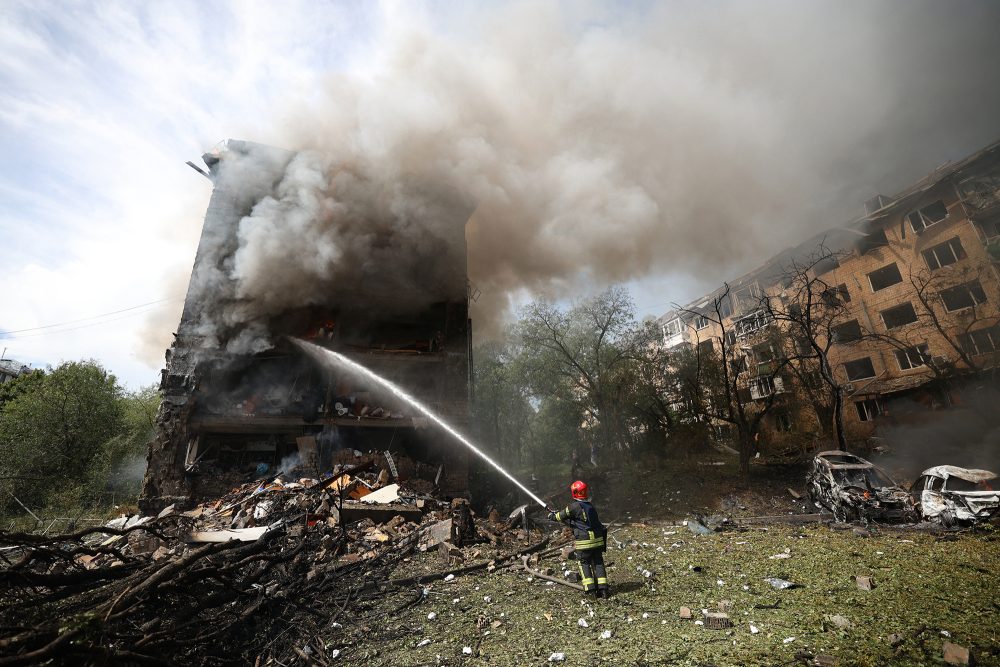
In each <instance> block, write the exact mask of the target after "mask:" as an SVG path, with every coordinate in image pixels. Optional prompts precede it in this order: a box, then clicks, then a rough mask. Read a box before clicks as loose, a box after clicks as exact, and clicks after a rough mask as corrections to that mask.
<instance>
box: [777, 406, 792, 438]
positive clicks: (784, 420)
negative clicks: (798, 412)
mask: <svg viewBox="0 0 1000 667" xmlns="http://www.w3.org/2000/svg"><path fill="white" fill-rule="evenodd" d="M774 428H775V430H777V431H781V432H782V433H787V432H789V431H791V430H792V417H791V415H789V414H788V413H787V412H785V411H781V412H776V413H774Z"/></svg>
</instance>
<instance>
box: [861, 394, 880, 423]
mask: <svg viewBox="0 0 1000 667" xmlns="http://www.w3.org/2000/svg"><path fill="white" fill-rule="evenodd" d="M854 409H855V410H857V411H858V421H863V422H870V421H872V420H873V419H875V418H876V417H881V416H882V412H883V411H882V401H880V400H878V399H877V398H869V399H866V400H864V401H855V402H854Z"/></svg>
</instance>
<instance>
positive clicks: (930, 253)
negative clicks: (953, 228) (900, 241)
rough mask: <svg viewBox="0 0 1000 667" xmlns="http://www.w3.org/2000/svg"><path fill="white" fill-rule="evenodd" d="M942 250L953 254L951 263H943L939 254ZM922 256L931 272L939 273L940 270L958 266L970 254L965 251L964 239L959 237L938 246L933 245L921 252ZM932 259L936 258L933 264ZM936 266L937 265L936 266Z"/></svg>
mask: <svg viewBox="0 0 1000 667" xmlns="http://www.w3.org/2000/svg"><path fill="white" fill-rule="evenodd" d="M953 244H954V245H953ZM942 248H947V249H948V250H949V251H950V252H951V256H952V260H951V261H950V262H946V263H944V264H942V263H941V258H940V257H939V256H938V254H939V251H940V250H941V249H942ZM920 255H921V257H923V258H924V263H925V264H927V268H928V269H930V270H931V271H937V270H938V269H943V268H944V267H946V266H951V265H952V264H957V263H958V262H960V261H962V260H963V259H965V258H966V257H968V256H969V253H967V252H966V251H965V246H963V245H962V239H961V238H959V237H958V236H953V237H951V238H950V239H948V240H947V241H944V242H942V243H938V244H937V245H932V246H931V247H930V248H927V249H926V250H921V251H920ZM931 257H933V258H934V263H933V264H932V263H931V261H930V258H931ZM934 264H936V266H935V265H934Z"/></svg>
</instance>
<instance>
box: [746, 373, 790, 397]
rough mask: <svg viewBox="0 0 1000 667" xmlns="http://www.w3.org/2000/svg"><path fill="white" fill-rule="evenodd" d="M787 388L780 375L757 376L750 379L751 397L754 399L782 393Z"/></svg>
mask: <svg viewBox="0 0 1000 667" xmlns="http://www.w3.org/2000/svg"><path fill="white" fill-rule="evenodd" d="M784 390H785V384H784V382H783V381H782V380H781V378H780V377H771V376H769V375H768V376H763V377H755V378H753V379H752V380H750V397H751V398H753V399H754V400H757V399H761V398H766V397H768V396H770V395H771V394H780V393H781V392H783V391H784Z"/></svg>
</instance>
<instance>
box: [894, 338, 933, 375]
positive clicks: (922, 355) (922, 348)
mask: <svg viewBox="0 0 1000 667" xmlns="http://www.w3.org/2000/svg"><path fill="white" fill-rule="evenodd" d="M893 354H894V355H896V363H897V364H899V370H901V371H908V370H910V369H911V368H919V367H921V366H926V365H927V362H928V361H930V358H931V357H930V354H929V353H928V351H927V344H926V343H921V344H919V345H915V346H913V347H908V348H906V349H905V350H896V351H894V352H893Z"/></svg>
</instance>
